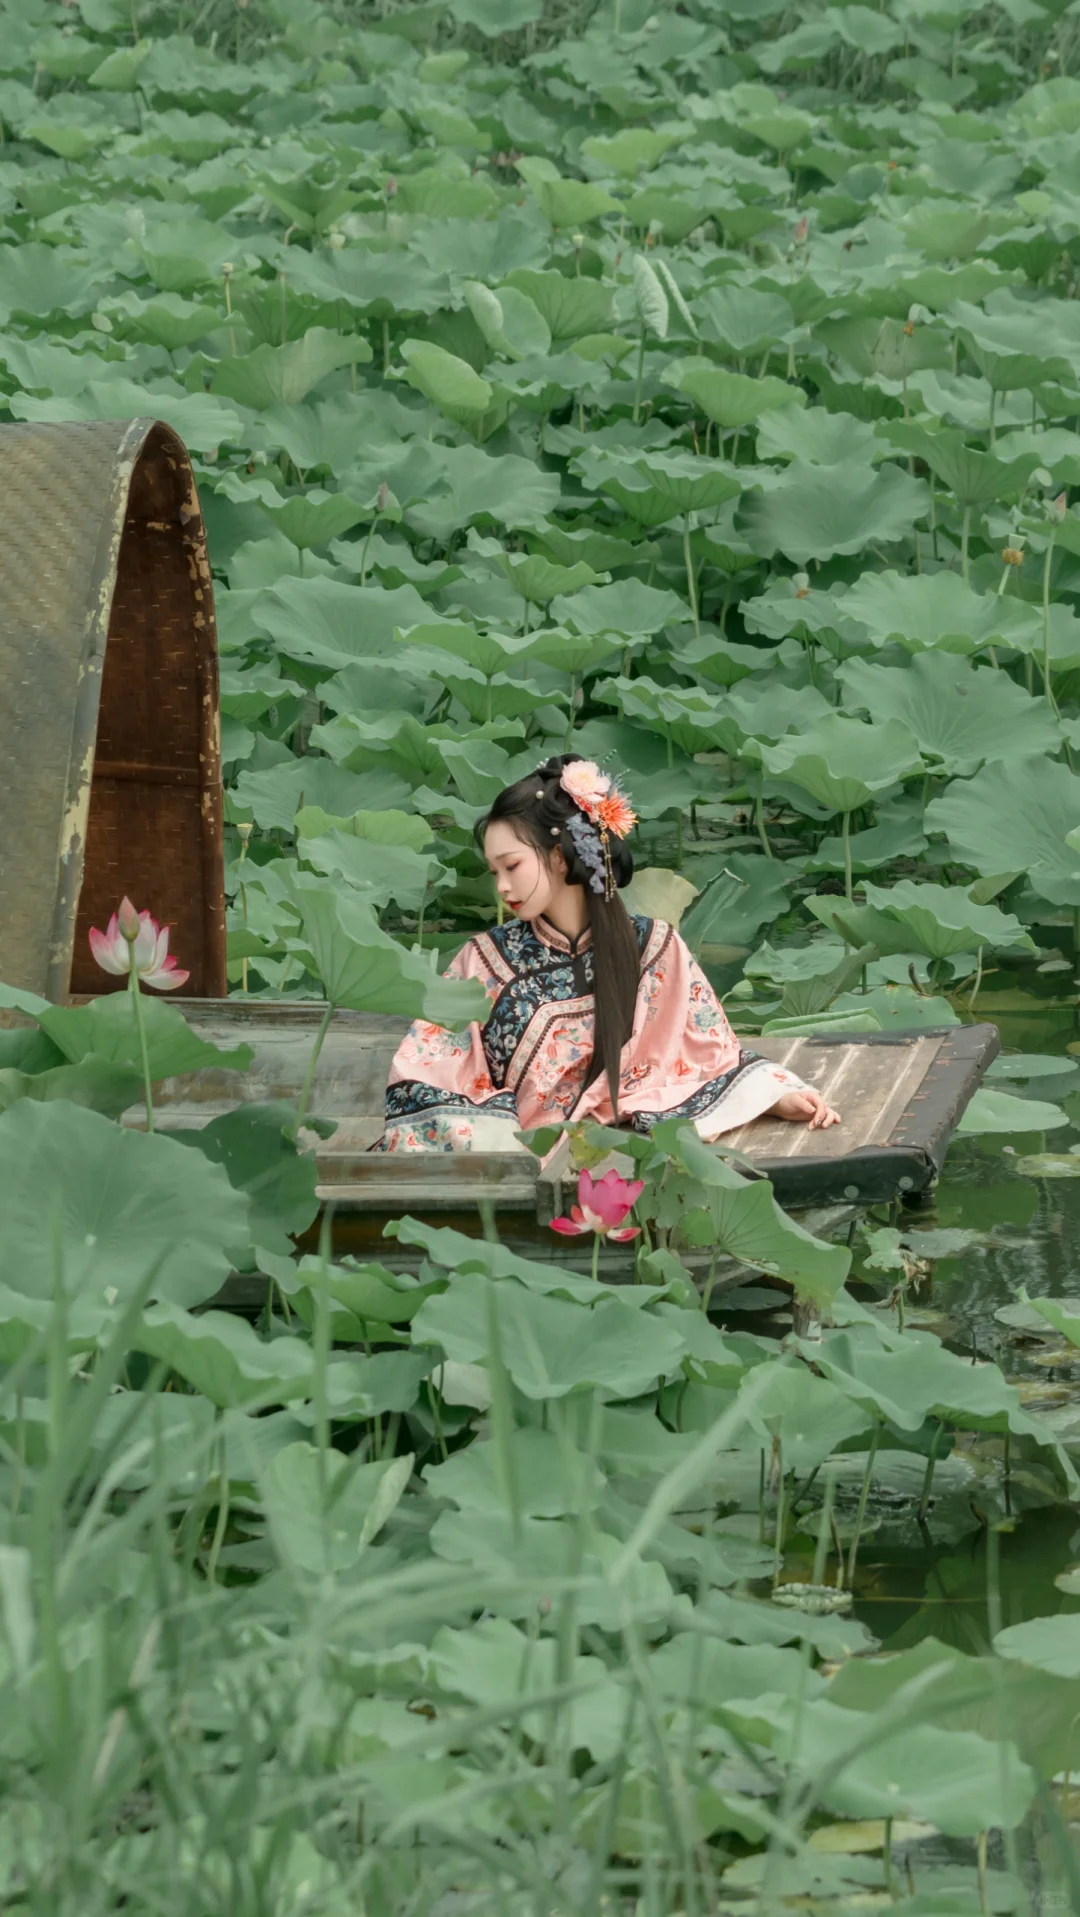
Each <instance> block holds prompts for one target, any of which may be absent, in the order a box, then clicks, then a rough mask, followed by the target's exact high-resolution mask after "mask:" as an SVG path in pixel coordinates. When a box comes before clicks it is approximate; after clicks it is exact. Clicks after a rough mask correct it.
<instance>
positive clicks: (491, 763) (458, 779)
mask: <svg viewBox="0 0 1080 1917" xmlns="http://www.w3.org/2000/svg"><path fill="white" fill-rule="evenodd" d="M439 749H440V752H441V753H442V758H443V764H444V766H445V768H446V771H447V772H449V774H450V776H451V778H452V779H453V781H454V784H455V785H456V786H457V789H458V791H459V792H460V794H461V796H462V798H463V799H464V800H465V801H466V802H467V804H469V805H484V806H487V805H490V804H491V801H492V800H493V799H494V798H496V797H497V795H498V794H499V793H500V792H501V791H502V790H503V787H504V786H507V785H510V784H511V782H512V781H513V779H514V778H517V777H520V776H521V772H523V771H524V769H525V768H524V767H521V768H520V770H519V769H518V767H516V766H514V761H513V760H512V759H511V758H510V757H509V755H508V753H506V752H505V751H504V749H503V747H502V746H500V745H499V744H497V743H496V741H495V740H493V739H445V740H442V741H441V742H440V747H439ZM526 763H528V762H526ZM512 766H514V769H513V770H511V767H512Z"/></svg>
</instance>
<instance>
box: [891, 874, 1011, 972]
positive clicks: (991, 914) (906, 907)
mask: <svg viewBox="0 0 1080 1917" xmlns="http://www.w3.org/2000/svg"><path fill="white" fill-rule="evenodd" d="M863 891H864V892H865V894H866V903H867V904H868V905H869V906H872V907H873V909H874V911H876V912H884V913H885V914H886V916H887V917H888V918H891V919H895V920H896V922H897V924H898V925H902V926H904V927H905V929H906V931H907V932H908V933H909V934H910V938H911V946H912V950H914V951H919V952H925V953H926V955H927V957H928V958H951V957H952V955H953V953H954V952H972V951H975V950H976V949H977V948H978V947H979V946H980V945H988V946H991V947H1002V948H1009V947H1011V948H1014V949H1017V948H1018V949H1020V950H1022V951H1025V952H1033V951H1034V950H1035V946H1034V942H1033V940H1032V938H1031V935H1030V933H1028V932H1025V930H1024V928H1023V926H1022V925H1021V923H1020V921H1019V919H1018V918H1014V916H1013V914H1012V913H1011V912H1002V911H1000V910H999V909H998V907H997V906H996V905H974V904H973V903H972V901H971V899H970V898H969V897H968V895H967V893H966V892H965V891H964V889H963V887H962V886H959V885H921V884H919V883H917V882H916V881H915V880H914V879H900V880H898V882H897V883H896V884H895V885H890V886H878V885H871V884H870V882H869V880H867V881H866V882H865V883H864V886H863Z"/></svg>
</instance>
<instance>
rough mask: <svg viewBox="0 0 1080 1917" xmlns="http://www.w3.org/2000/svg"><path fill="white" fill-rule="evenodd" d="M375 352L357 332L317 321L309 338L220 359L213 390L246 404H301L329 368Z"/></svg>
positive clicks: (331, 368) (259, 405)
mask: <svg viewBox="0 0 1080 1917" xmlns="http://www.w3.org/2000/svg"><path fill="white" fill-rule="evenodd" d="M370 358H371V347H370V346H369V344H368V342H367V340H366V339H361V338H360V336H359V334H357V333H332V332H330V330H329V328H328V327H325V326H313V327H312V328H311V330H310V331H309V332H307V333H305V334H304V337H303V339H290V340H286V342H285V344H284V346H266V345H263V346H256V347H255V349H254V351H253V352H251V353H245V354H242V355H240V356H239V357H238V358H235V359H223V360H220V361H219V362H218V366H217V370H216V372H215V373H214V377H213V381H212V382H211V389H210V390H211V391H212V392H214V393H222V394H224V395H225V397H226V398H227V399H235V400H238V401H239V403H240V405H241V406H253V407H256V408H258V407H263V406H273V405H275V404H277V403H282V404H284V405H286V406H298V405H299V404H300V401H301V400H303V399H306V398H307V395H308V394H309V393H310V392H311V390H312V387H314V386H317V385H318V384H319V381H320V380H321V379H325V378H326V375H327V374H328V373H332V372H334V371H335V370H336V369H337V368H338V367H339V366H354V365H356V364H357V363H358V362H359V361H362V360H369V359H370Z"/></svg>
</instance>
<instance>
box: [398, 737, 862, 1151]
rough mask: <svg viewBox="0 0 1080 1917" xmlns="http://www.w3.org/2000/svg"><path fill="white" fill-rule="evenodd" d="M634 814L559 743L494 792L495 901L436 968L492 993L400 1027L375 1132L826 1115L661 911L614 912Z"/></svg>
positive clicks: (699, 1123) (647, 1125)
mask: <svg viewBox="0 0 1080 1917" xmlns="http://www.w3.org/2000/svg"><path fill="white" fill-rule="evenodd" d="M634 824H635V818H634V814H633V812H632V811H631V809H630V807H629V805H628V803H627V801H626V799H625V798H624V797H623V795H622V793H621V792H620V791H619V788H618V786H617V785H616V784H615V782H614V781H613V779H612V778H611V777H610V776H609V775H608V774H607V773H605V772H602V771H601V770H600V769H599V768H598V767H597V766H596V765H594V764H593V763H592V761H591V760H587V759H582V758H579V757H577V756H576V755H574V754H572V753H566V754H563V755H561V756H559V757H556V758H552V759H548V760H546V761H545V763H544V764H543V765H542V766H540V767H539V768H538V770H537V771H536V772H535V773H532V774H531V775H530V776H529V777H528V778H527V779H519V780H518V782H517V783H516V784H515V785H511V786H508V787H507V788H506V790H505V791H504V792H501V793H500V794H499V797H498V798H497V799H496V800H495V803H494V805H493V806H492V808H491V811H490V812H489V814H488V816H487V818H486V819H484V820H482V821H481V823H480V825H479V826H478V827H477V839H478V843H480V844H481V845H482V846H483V849H484V852H485V855H486V858H487V862H488V865H489V867H490V869H491V871H492V873H493V875H494V878H495V883H496V887H497V890H498V894H499V897H500V899H501V900H502V901H503V903H504V906H505V907H506V908H507V909H508V911H509V914H510V916H509V918H508V919H507V921H506V923H505V924H502V925H498V926H493V927H492V928H491V930H490V931H489V932H481V933H478V934H477V936H476V937H475V938H471V939H470V940H469V941H468V943H467V944H466V945H465V946H464V947H463V948H462V950H461V951H460V952H459V953H458V955H457V957H456V958H455V959H454V960H453V962H452V964H451V965H450V967H449V968H448V969H449V975H450V976H451V977H453V978H478V979H480V980H481V981H482V983H483V985H484V988H485V990H486V992H487V995H488V998H489V1000H490V1004H491V1009H490V1011H489V1013H488V1016H487V1019H486V1021H485V1022H484V1024H483V1025H479V1024H474V1025H470V1026H469V1027H468V1029H467V1030H466V1031H464V1032H449V1031H446V1030H444V1029H443V1027H442V1026H439V1025H431V1024H428V1023H426V1022H425V1021H423V1020H418V1021H417V1023H416V1024H414V1025H413V1026H412V1027H411V1028H410V1030H409V1032H408V1034H407V1035H406V1037H405V1038H404V1039H403V1041H402V1043H401V1045H400V1046H399V1047H398V1051H397V1054H396V1056H395V1058H394V1062H393V1065H392V1066H391V1070H390V1082H389V1085H388V1087H387V1093H386V1128H385V1131H384V1133H383V1136H382V1138H381V1139H380V1140H379V1142H378V1144H377V1145H376V1146H375V1147H374V1148H373V1149H375V1150H376V1151H386V1152H391V1151H412V1152H417V1151H516V1150H519V1149H521V1147H520V1145H519V1143H518V1141H517V1139H516V1138H515V1136H514V1134H515V1133H516V1132H518V1131H521V1130H531V1129H532V1128H533V1127H534V1126H537V1125H547V1124H552V1123H559V1122H561V1121H563V1120H569V1119H574V1120H577V1119H582V1118H594V1119H597V1120H598V1121H599V1122H600V1123H601V1124H605V1125H613V1124H614V1125H621V1126H623V1127H624V1128H629V1129H631V1130H633V1131H636V1132H648V1131H650V1130H651V1129H652V1127H653V1126H654V1125H656V1124H658V1123H659V1122H660V1120H661V1119H665V1118H680V1119H684V1120H687V1121H689V1122H691V1123H692V1124H694V1125H695V1126H696V1127H697V1130H698V1132H699V1133H700V1135H701V1137H702V1138H704V1139H706V1140H712V1139H716V1138H719V1137H721V1136H722V1134H723V1133H724V1132H730V1131H735V1130H736V1129H737V1128H738V1127H739V1126H740V1125H745V1124H747V1123H748V1121H749V1120H750V1119H752V1118H757V1117H760V1116H761V1115H762V1114H763V1113H765V1112H769V1113H771V1114H773V1116H776V1117H780V1118H790V1119H795V1120H799V1119H801V1120H803V1121H805V1122H806V1123H808V1124H809V1125H810V1126H812V1127H816V1126H825V1125H835V1124H838V1123H839V1116H838V1114H837V1113H836V1112H834V1111H833V1110H831V1108H830V1107H829V1106H828V1105H826V1103H825V1101H824V1099H823V1098H822V1097H821V1094H820V1093H819V1092H816V1091H814V1090H813V1089H812V1088H811V1087H810V1086H808V1085H804V1084H803V1082H802V1080H801V1079H800V1078H796V1077H795V1075H794V1073H792V1072H787V1071H784V1070H783V1069H782V1068H781V1067H780V1066H778V1065H773V1064H772V1063H771V1062H770V1061H769V1060H768V1059H765V1058H761V1057H760V1056H759V1055H758V1054H757V1053H756V1052H752V1051H748V1050H745V1049H744V1048H743V1047H742V1046H741V1045H740V1043H739V1041H738V1039H737V1038H736V1036H735V1034H734V1032H733V1031H732V1029H731V1026H730V1025H729V1024H728V1021H727V1018H726V1017H725V1015H724V1010H723V1007H722V1006H721V1005H720V1003H719V1001H718V999H717V997H716V994H715V993H714V991H713V989H712V986H711V985H710V984H709V982H708V980H707V978H706V977H705V974H704V973H703V971H702V970H701V967H700V966H699V965H698V964H697V961H696V960H695V959H694V958H693V957H692V956H691V954H690V952H689V950H688V949H687V947H686V945H685V944H684V942H683V940H682V939H681V938H680V937H679V934H678V933H677V932H676V931H675V930H674V928H673V927H672V926H670V925H666V924H665V923H664V921H663V920H662V919H647V918H639V917H631V916H630V915H629V914H628V913H627V911H626V909H625V907H624V905H623V903H622V900H621V899H620V898H619V888H620V887H622V886H624V885H627V884H628V883H629V881H630V878H631V876H632V874H633V860H632V858H631V855H630V850H629V847H628V846H627V844H626V836H627V834H628V832H629V831H630V829H631V827H632V826H633V825H634Z"/></svg>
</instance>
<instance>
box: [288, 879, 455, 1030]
mask: <svg viewBox="0 0 1080 1917" xmlns="http://www.w3.org/2000/svg"><path fill="white" fill-rule="evenodd" d="M301 879H302V875H300V874H298V875H297V878H296V879H295V880H294V896H295V899H296V904H297V908H298V910H299V912H300V914H301V919H302V924H303V934H302V936H303V940H304V943H305V945H306V951H307V955H308V956H309V957H310V960H311V970H312V971H313V972H314V973H315V975H316V977H317V978H320V979H321V980H322V983H323V987H324V990H325V992H326V996H327V998H328V999H329V1000H330V1001H331V1003H332V1004H334V1005H339V1006H342V1007H343V1008H344V1009H346V1010H348V1011H353V1012H383V1013H387V1014H389V1015H390V1016H391V1017H393V1018H427V1019H431V1020H432V1021H433V1022H434V1023H435V1024H437V1025H452V1026H461V1025H467V1024H468V1023H469V1021H470V1019H482V1018H486V1016H487V1011H488V997H487V993H486V992H485V991H484V989H483V986H482V985H480V984H479V981H478V980H476V979H452V978H443V977H442V976H441V975H440V974H439V973H438V972H435V971H433V970H432V967H431V964H430V963H429V960H430V959H433V958H434V957H435V954H434V953H430V954H427V953H420V952H410V951H406V949H405V947H404V946H403V945H399V944H398V942H397V940H396V939H392V938H391V937H390V936H389V934H388V933H386V932H384V931H383V930H382V928H381V927H380V925H379V922H378V920H377V919H376V917H375V915H374V913H373V912H372V911H371V908H370V906H368V905H365V904H364V903H363V902H362V901H361V900H359V899H355V898H346V897H343V896H342V895H341V893H340V892H336V891H334V890H333V889H332V888H330V887H327V886H323V885H321V884H319V883H318V881H311V882H308V883H301Z"/></svg>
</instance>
